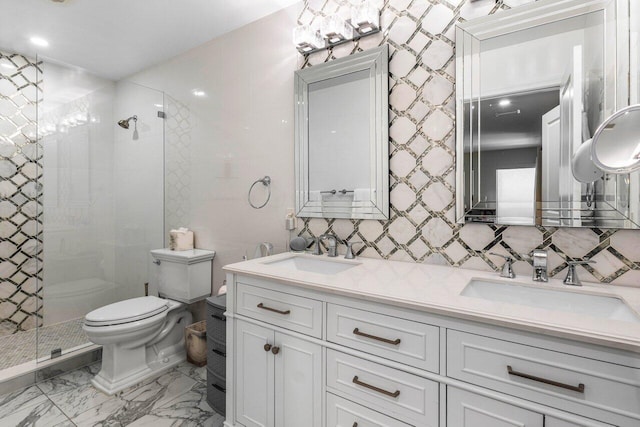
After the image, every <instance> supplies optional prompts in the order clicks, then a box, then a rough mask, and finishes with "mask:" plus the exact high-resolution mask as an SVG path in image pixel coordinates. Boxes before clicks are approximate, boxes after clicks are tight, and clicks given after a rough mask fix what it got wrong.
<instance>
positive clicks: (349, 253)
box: [344, 241, 362, 259]
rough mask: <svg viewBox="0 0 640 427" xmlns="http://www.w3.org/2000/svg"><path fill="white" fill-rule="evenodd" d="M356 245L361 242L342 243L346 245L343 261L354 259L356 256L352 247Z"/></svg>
mask: <svg viewBox="0 0 640 427" xmlns="http://www.w3.org/2000/svg"><path fill="white" fill-rule="evenodd" d="M358 243H362V242H360V241H357V242H344V244H345V245H347V252H346V253H345V254H344V259H356V254H354V253H353V245H356V244H358Z"/></svg>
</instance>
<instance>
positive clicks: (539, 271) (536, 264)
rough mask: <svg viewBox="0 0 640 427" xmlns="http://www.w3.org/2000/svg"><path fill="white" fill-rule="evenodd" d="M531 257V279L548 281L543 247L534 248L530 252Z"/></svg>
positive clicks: (545, 252)
mask: <svg viewBox="0 0 640 427" xmlns="http://www.w3.org/2000/svg"><path fill="white" fill-rule="evenodd" d="M531 258H532V259H533V280H534V281H536V282H548V281H549V275H548V272H547V258H548V255H547V251H546V250H544V249H534V250H533V252H531Z"/></svg>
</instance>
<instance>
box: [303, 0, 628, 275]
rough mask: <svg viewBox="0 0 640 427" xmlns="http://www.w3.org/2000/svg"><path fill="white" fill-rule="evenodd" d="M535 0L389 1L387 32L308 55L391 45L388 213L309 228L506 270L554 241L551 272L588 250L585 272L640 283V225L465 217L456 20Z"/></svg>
mask: <svg viewBox="0 0 640 427" xmlns="http://www.w3.org/2000/svg"><path fill="white" fill-rule="evenodd" d="M530 1H532V0H498V1H495V0H475V1H472V0H386V1H385V2H384V6H383V8H382V15H381V21H382V26H383V29H384V31H383V32H382V33H379V34H376V35H373V36H370V37H367V38H364V39H362V40H360V41H358V42H350V43H345V44H343V45H340V46H336V47H335V48H333V49H330V50H327V51H322V52H318V53H315V54H312V55H310V56H309V57H308V58H304V57H302V56H301V57H300V59H299V68H304V67H309V66H313V65H314V64H319V63H322V62H326V61H330V60H333V59H336V58H340V57H344V56H347V55H350V54H353V53H356V52H359V51H362V50H366V49H369V48H372V47H375V46H378V45H381V44H383V43H388V44H389V47H390V62H389V70H390V80H389V90H390V94H389V101H390V113H389V114H390V124H389V125H390V129H389V135H390V144H391V145H390V150H389V151H390V174H391V178H390V179H391V218H390V220H389V221H371V220H334V219H326V220H325V219H317V218H313V219H309V218H307V219H305V220H304V224H303V229H302V231H301V233H300V234H301V235H305V236H318V235H320V234H322V233H327V232H329V233H335V234H336V235H337V236H338V237H340V238H341V239H344V240H353V241H359V240H361V241H363V242H364V245H363V247H362V248H361V249H360V250H359V253H360V255H363V256H367V257H377V258H384V259H393V260H403V261H414V262H426V263H435V264H444V265H452V266H459V267H464V268H471V269H479V270H494V271H498V270H499V267H500V266H501V265H502V262H503V260H502V259H501V258H499V257H496V256H493V255H490V254H489V252H498V253H502V254H505V255H507V254H510V255H511V256H513V257H514V258H515V259H516V260H517V262H516V264H515V265H514V268H515V271H516V273H519V274H523V275H524V274H531V269H532V267H531V265H530V261H528V260H527V257H526V256H524V255H523V254H526V253H529V252H530V251H531V250H532V249H535V248H540V249H548V250H549V271H550V276H557V277H560V278H562V277H563V274H564V272H565V271H566V267H567V264H566V261H567V260H571V259H577V258H583V257H589V258H591V259H592V260H594V261H596V264H592V265H589V266H587V267H586V268H585V269H583V268H581V267H580V269H581V270H582V271H580V272H579V273H580V275H581V278H582V279H583V280H588V281H600V282H605V283H612V282H613V283H616V284H626V285H636V286H640V251H638V250H637V247H638V245H640V232H639V231H632V230H621V231H616V230H604V229H569V228H548V227H517V226H509V227H507V226H495V225H479V224H466V225H460V224H456V221H455V135H454V129H455V55H454V51H455V25H456V22H459V21H464V20H469V19H473V18H475V17H479V16H483V15H487V14H493V13H500V12H501V11H503V10H506V9H509V8H511V7H517V6H519V5H521V4H524V3H528V2H530ZM349 7H350V3H349V1H347V0H307V1H306V2H305V5H304V8H303V10H302V12H301V14H300V16H299V18H298V22H299V24H309V23H312V22H314V20H317V19H318V18H319V17H321V16H325V15H328V14H333V13H338V14H340V15H342V16H343V17H344V18H348V13H349Z"/></svg>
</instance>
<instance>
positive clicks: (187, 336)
mask: <svg viewBox="0 0 640 427" xmlns="http://www.w3.org/2000/svg"><path fill="white" fill-rule="evenodd" d="M184 340H185V343H186V346H187V361H188V362H189V363H192V364H194V365H196V366H204V365H206V364H207V321H206V320H203V321H201V322H198V323H194V324H192V325H189V326H187V327H186V328H185V330H184Z"/></svg>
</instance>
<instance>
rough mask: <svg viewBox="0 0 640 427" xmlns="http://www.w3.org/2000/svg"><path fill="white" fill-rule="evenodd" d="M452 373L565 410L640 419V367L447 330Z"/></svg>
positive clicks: (449, 369)
mask: <svg viewBox="0 0 640 427" xmlns="http://www.w3.org/2000/svg"><path fill="white" fill-rule="evenodd" d="M447 375H448V376H449V377H452V378H457V379H459V380H462V381H466V382H469V383H473V384H477V385H480V386H483V387H487V388H490V389H493V390H497V391H501V392H504V393H507V394H511V395H514V396H518V397H522V398H525V399H528V400H532V401H535V402H539V403H542V404H545V405H548V406H552V407H556V408H559V409H565V410H570V409H571V410H576V409H575V408H577V406H571V404H572V403H576V404H583V403H585V404H589V405H592V406H596V407H599V408H601V409H605V410H608V411H612V412H616V413H619V414H624V415H627V416H631V417H634V418H640V369H635V368H630V367H627V366H621V365H616V364H613V363H607V362H602V361H598V360H593V359H587V358H584V357H580V356H575V355H571V354H566V353H560V352H556V351H551V350H545V349H541V348H537V347H530V346H527V345H523V344H517V343H513V342H509V341H502V340H498V339H494V338H488V337H484V336H480V335H474V334H469V333H465V332H459V331H454V330H449V331H447Z"/></svg>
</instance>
